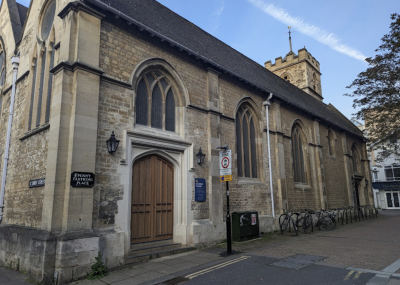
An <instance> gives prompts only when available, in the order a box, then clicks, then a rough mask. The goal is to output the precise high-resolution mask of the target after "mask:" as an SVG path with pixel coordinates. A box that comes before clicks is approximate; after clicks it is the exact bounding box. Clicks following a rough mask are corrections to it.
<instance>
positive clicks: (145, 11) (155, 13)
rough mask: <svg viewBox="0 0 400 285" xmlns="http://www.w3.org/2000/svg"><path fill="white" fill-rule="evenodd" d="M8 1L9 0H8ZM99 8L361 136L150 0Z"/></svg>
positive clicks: (117, 1) (95, 0)
mask: <svg viewBox="0 0 400 285" xmlns="http://www.w3.org/2000/svg"><path fill="white" fill-rule="evenodd" d="M9 1H11V0H9ZM87 1H88V2H91V3H92V4H95V5H97V6H99V7H101V8H104V4H105V5H109V6H111V7H112V8H113V9H116V10H118V11H119V12H120V16H121V17H122V16H123V15H122V14H124V15H126V16H128V17H130V18H133V19H134V20H136V21H137V22H140V23H141V24H142V25H143V26H146V27H148V28H150V29H152V30H154V31H155V32H157V33H159V34H161V35H163V36H164V37H167V38H169V39H170V40H172V41H173V42H175V43H178V44H179V45H181V46H184V47H186V48H188V49H190V50H191V51H193V52H194V53H195V54H194V55H195V56H196V55H198V56H200V57H201V58H203V59H204V58H206V59H208V60H210V61H212V62H213V63H215V64H216V66H217V67H219V68H220V69H222V70H228V71H230V73H234V74H236V75H238V76H239V77H242V78H243V79H244V80H246V81H248V82H250V83H252V84H254V85H255V86H258V87H260V88H261V89H263V90H265V91H266V92H273V93H274V97H275V98H276V99H278V100H280V101H282V102H285V103H287V104H290V105H292V106H294V107H296V108H299V109H301V110H302V111H304V112H306V113H308V114H309V115H311V116H312V117H316V118H318V119H320V120H322V121H326V122H327V123H328V124H329V125H335V126H337V127H339V128H340V129H342V130H344V131H347V132H350V133H352V134H354V135H356V136H358V137H363V135H362V132H361V131H360V130H359V129H358V128H357V127H356V126H355V125H354V124H353V123H351V122H350V120H348V119H347V118H346V117H345V116H344V115H342V114H341V113H340V115H339V114H338V113H337V111H335V110H333V109H332V108H331V107H329V105H326V104H325V103H323V102H321V101H320V100H317V99H315V98H314V97H312V96H311V95H309V94H307V93H305V92H304V91H302V90H300V89H299V88H297V87H296V86H294V85H292V84H291V83H289V82H287V81H285V80H283V79H282V78H280V77H278V76H276V75H275V74H273V73H272V72H271V71H269V70H267V69H266V68H265V67H263V66H261V65H260V64H258V63H257V62H255V61H253V60H251V59H250V58H248V57H246V56H245V55H243V54H241V53H240V52H238V51H237V50H235V49H233V48H232V47H230V46H229V45H227V44H225V43H224V42H222V41H220V40H219V39H217V38H215V37H214V36H212V35H210V34H209V33H207V32H205V31H204V30H202V29H201V28H199V27H198V26H196V25H195V24H193V23H191V22H190V21H188V20H186V19H184V18H183V17H181V16H179V15H178V14H176V13H174V12H173V11H171V10H170V9H168V8H167V7H165V6H163V5H162V4H160V3H158V2H157V1H154V0H87ZM99 2H102V4H103V5H101V3H99Z"/></svg>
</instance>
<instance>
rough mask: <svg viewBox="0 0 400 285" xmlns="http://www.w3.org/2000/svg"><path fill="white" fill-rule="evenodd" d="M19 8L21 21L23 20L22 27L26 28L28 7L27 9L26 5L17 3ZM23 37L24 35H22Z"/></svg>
mask: <svg viewBox="0 0 400 285" xmlns="http://www.w3.org/2000/svg"><path fill="white" fill-rule="evenodd" d="M17 8H18V13H19V19H20V20H21V26H22V27H24V25H25V20H26V14H27V13H28V7H25V6H24V5H21V4H19V3H17ZM21 37H22V35H21Z"/></svg>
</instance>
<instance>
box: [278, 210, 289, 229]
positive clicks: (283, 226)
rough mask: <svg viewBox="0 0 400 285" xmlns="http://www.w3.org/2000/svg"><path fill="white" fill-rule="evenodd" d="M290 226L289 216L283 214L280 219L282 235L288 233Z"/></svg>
mask: <svg viewBox="0 0 400 285" xmlns="http://www.w3.org/2000/svg"><path fill="white" fill-rule="evenodd" d="M288 225H289V216H288V215H287V214H282V215H281V216H280V217H279V227H280V228H281V233H283V232H284V231H286V229H287V227H288Z"/></svg>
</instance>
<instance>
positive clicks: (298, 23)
mask: <svg viewBox="0 0 400 285" xmlns="http://www.w3.org/2000/svg"><path fill="white" fill-rule="evenodd" d="M247 1H248V2H250V3H251V4H253V5H254V6H256V7H257V8H259V9H261V10H262V11H263V12H264V13H266V14H268V15H270V16H272V17H273V18H275V19H276V20H278V21H280V22H282V23H284V24H286V25H288V26H291V27H292V28H293V29H295V30H296V31H298V32H300V33H302V34H305V35H307V36H309V37H311V38H313V39H315V40H317V41H319V42H320V43H322V44H325V45H327V46H329V47H330V48H332V49H333V50H336V51H338V52H340V53H342V54H345V55H347V56H350V57H352V58H354V59H357V60H361V61H364V60H365V58H366V56H365V55H363V54H362V53H361V52H360V51H358V50H356V49H354V48H352V47H349V46H347V45H345V44H342V43H340V40H339V38H338V37H337V36H336V35H335V34H333V33H329V32H327V31H325V30H323V29H321V28H320V27H318V26H315V25H311V24H309V23H306V22H304V21H303V20H302V19H300V18H299V17H293V16H291V15H289V13H288V12H286V11H285V10H284V9H282V8H278V7H276V6H275V5H273V4H269V3H266V2H264V1H263V0H247Z"/></svg>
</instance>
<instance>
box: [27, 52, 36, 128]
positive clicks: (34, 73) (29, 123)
mask: <svg viewBox="0 0 400 285" xmlns="http://www.w3.org/2000/svg"><path fill="white" fill-rule="evenodd" d="M36 69H37V58H35V66H34V67H33V80H32V91H31V105H30V108H29V122H28V130H31V129H32V112H33V101H34V100H35V86H36Z"/></svg>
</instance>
